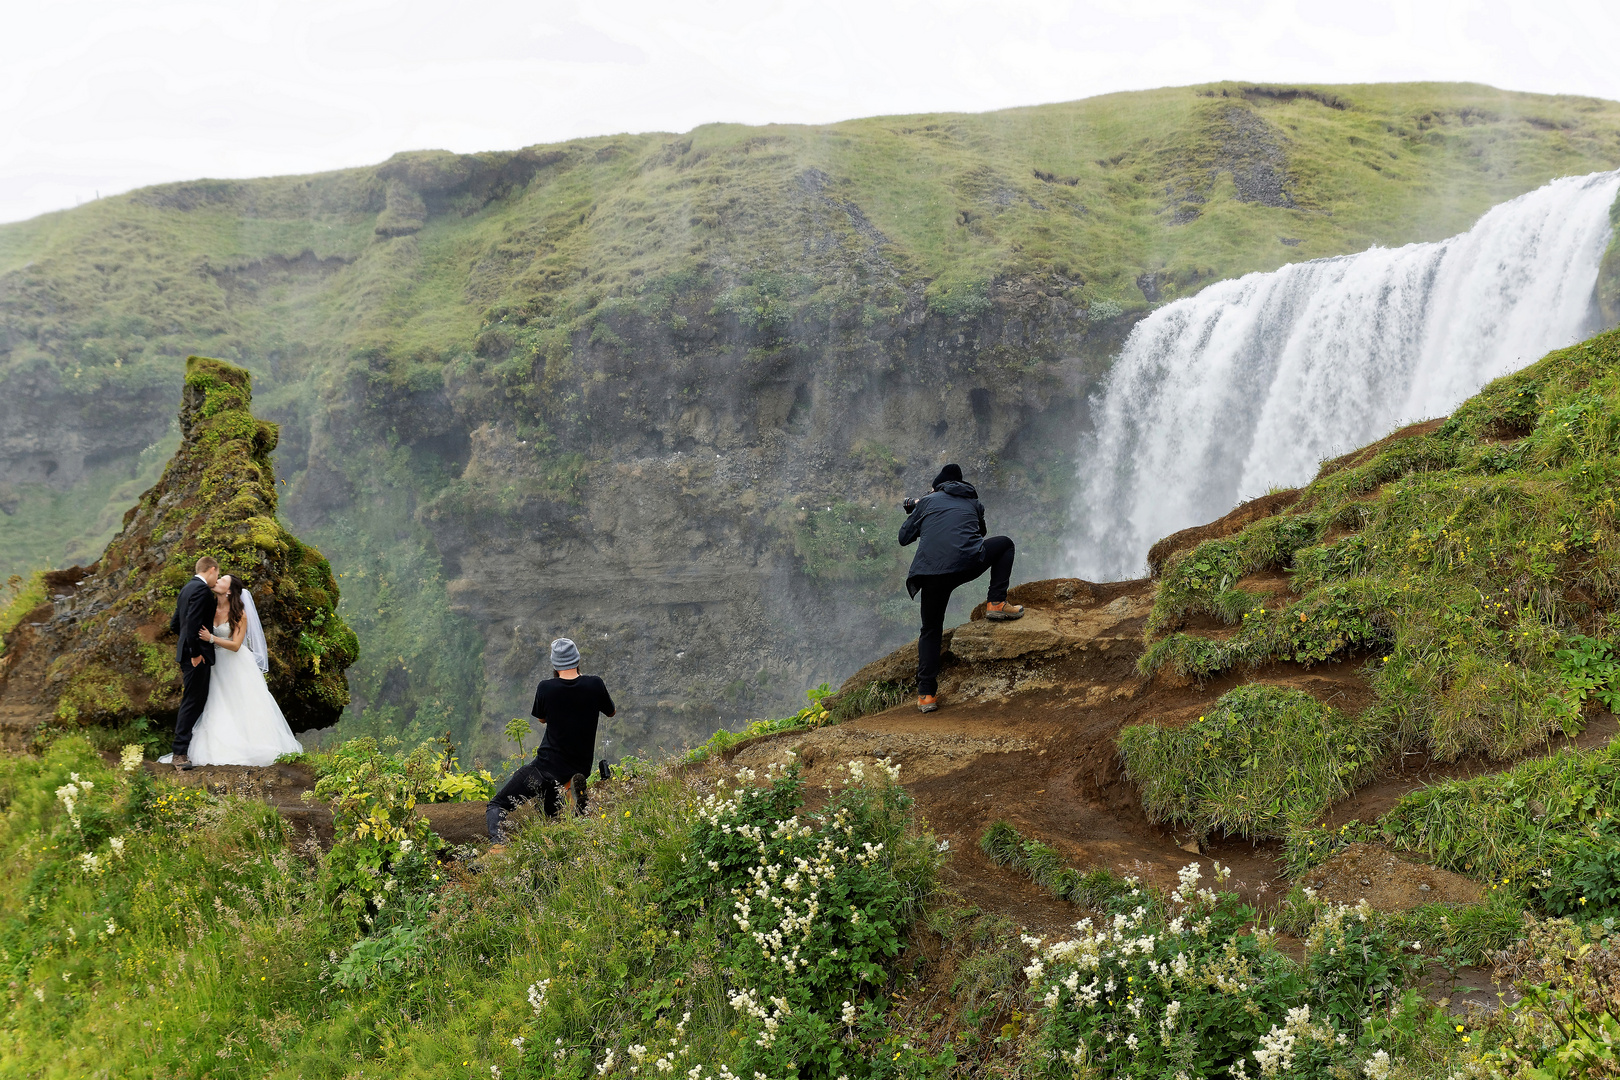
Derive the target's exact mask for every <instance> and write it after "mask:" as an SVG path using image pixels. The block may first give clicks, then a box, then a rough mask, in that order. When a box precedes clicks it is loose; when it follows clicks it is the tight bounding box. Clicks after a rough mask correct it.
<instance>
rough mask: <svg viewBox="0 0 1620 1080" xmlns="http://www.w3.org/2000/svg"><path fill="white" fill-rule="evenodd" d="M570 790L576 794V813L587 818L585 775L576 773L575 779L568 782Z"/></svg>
mask: <svg viewBox="0 0 1620 1080" xmlns="http://www.w3.org/2000/svg"><path fill="white" fill-rule="evenodd" d="M568 787H569V789H570V790H571V791H572V792H573V793H574V813H575V814H577V815H578V816H580V817H584V816H585V774H584V773H578V772H577V773H575V774H574V778H573V779H572V780H570V781H568Z"/></svg>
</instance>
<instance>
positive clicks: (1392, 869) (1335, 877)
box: [1304, 844, 1484, 911]
mask: <svg viewBox="0 0 1620 1080" xmlns="http://www.w3.org/2000/svg"><path fill="white" fill-rule="evenodd" d="M1304 884H1305V885H1306V887H1307V888H1311V889H1315V890H1316V892H1317V895H1319V896H1320V897H1321V898H1322V899H1323V900H1328V901H1331V902H1332V903H1335V904H1357V903H1359V902H1361V901H1362V900H1366V901H1367V903H1369V904H1371V905H1372V906H1373V907H1375V908H1377V909H1378V910H1379V911H1408V910H1410V909H1412V908H1415V907H1417V906H1418V905H1419V904H1428V903H1435V902H1439V903H1447V904H1472V903H1477V902H1478V901H1479V899H1480V897H1481V895H1482V893H1483V891H1484V890H1483V887H1482V886H1481V885H1480V884H1479V882H1477V881H1470V880H1469V879H1468V878H1465V877H1463V876H1462V875H1461V874H1453V873H1452V872H1451V871H1449V870H1441V869H1440V868H1438V867H1434V866H1427V865H1425V864H1423V863H1420V862H1417V861H1415V860H1413V859H1412V858H1410V857H1401V856H1398V855H1395V854H1394V853H1392V852H1391V851H1389V850H1388V849H1387V848H1383V847H1379V846H1378V845H1376V844H1351V845H1350V846H1349V847H1347V848H1345V849H1344V850H1343V851H1341V852H1339V853H1338V854H1337V855H1335V856H1333V858H1331V859H1329V860H1328V861H1327V862H1325V863H1323V864H1322V865H1321V866H1318V867H1316V868H1315V869H1314V870H1312V871H1311V872H1310V873H1308V874H1306V875H1305V881H1304Z"/></svg>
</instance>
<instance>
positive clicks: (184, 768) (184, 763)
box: [169, 754, 196, 772]
mask: <svg viewBox="0 0 1620 1080" xmlns="http://www.w3.org/2000/svg"><path fill="white" fill-rule="evenodd" d="M169 764H171V765H173V766H174V767H175V769H176V770H178V771H180V772H190V771H191V770H192V769H194V768H196V766H195V765H193V764H192V763H191V759H190V758H188V757H186V755H184V754H176V755H174V757H173V758H172V759H171V760H170V762H169Z"/></svg>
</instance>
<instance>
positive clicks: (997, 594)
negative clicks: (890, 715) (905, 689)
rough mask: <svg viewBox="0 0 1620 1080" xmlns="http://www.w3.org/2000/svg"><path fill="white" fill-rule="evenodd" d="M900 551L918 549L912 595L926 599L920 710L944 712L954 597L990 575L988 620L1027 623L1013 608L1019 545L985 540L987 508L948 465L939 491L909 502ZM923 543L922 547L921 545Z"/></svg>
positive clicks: (909, 578) (937, 481) (938, 480)
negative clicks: (1010, 590)
mask: <svg viewBox="0 0 1620 1080" xmlns="http://www.w3.org/2000/svg"><path fill="white" fill-rule="evenodd" d="M904 506H905V511H906V520H905V521H904V522H902V523H901V525H900V546H901V547H905V546H907V545H908V544H913V543H915V544H917V554H916V556H915V557H914V558H912V560H911V570H910V572H909V573H908V574H907V575H906V591H907V592H908V593H910V594H911V595H912V596H913V597H915V596H916V595H917V594H918V593H919V592H920V593H922V630H921V632H919V633H918V635H917V710H918V711H919V712H925V713H927V712H933V711H934V710H935V709H937V708H939V701H938V698H937V696H936V695H937V694H938V692H939V642H940V637H941V635H942V634H943V633H944V632H945V607H946V605H948V604H949V603H950V602H951V591H952V590H953V589H955V588H956V587H957V586H958V585H965V584H967V583H968V582H970V581H972V580H974V579H975V578H977V577H979V576H980V575H981V574H983V573H984V572H985V571H986V570H988V571H990V592H989V595H988V597H987V599H988V600H989V605H988V606H987V607H986V609H985V615H984V617H985V618H987V619H990V620H992V621H995V622H1005V621H1009V620H1012V619H1017V618H1021V617H1022V616H1023V614H1024V609H1023V608H1021V607H1019V606H1018V605H1017V604H1008V603H1007V585H1008V584H1009V583H1010V582H1011V581H1012V568H1013V542H1012V540H1011V539H1009V538H1008V537H1005V536H992V537H989V538H988V539H986V538H985V535H984V534H985V532H986V529H985V527H984V504H983V503H981V502H980V501H979V493H978V492H977V491H976V490H974V488H973V485H972V484H969V483H966V482H965V481H963V479H962V467H961V466H960V465H947V466H945V467H944V468H943V469H941V470H940V471H939V475H938V476H936V477H934V483H933V490H932V491H930V492H929V493H928V494H927V495H924V496H923V497H922V498H921V499H917V500H912V499H907V500H906V501H905V504H904ZM919 541H920V543H919Z"/></svg>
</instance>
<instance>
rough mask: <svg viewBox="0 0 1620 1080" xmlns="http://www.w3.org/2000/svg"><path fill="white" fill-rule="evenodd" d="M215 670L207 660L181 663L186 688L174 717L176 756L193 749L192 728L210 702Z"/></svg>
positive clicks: (183, 682) (183, 683)
mask: <svg viewBox="0 0 1620 1080" xmlns="http://www.w3.org/2000/svg"><path fill="white" fill-rule="evenodd" d="M213 670H214V667H213V665H212V664H209V663H207V662H204V663H201V664H198V665H197V666H196V667H192V666H191V661H189V660H187V661H186V662H185V663H184V664H181V665H180V682H181V683H182V685H184V686H185V689H184V690H183V691H181V693H180V711H179V712H178V713H176V714H175V717H174V756H175V757H179V756H180V755H181V754H184V753H185V752H186V751H188V750H190V749H191V729H192V728H194V727H196V726H197V719H198V718H199V717H201V716H202V712H203V706H204V705H207V704H208V682H209V678H210V674H209V673H210V672H212V671H213Z"/></svg>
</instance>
